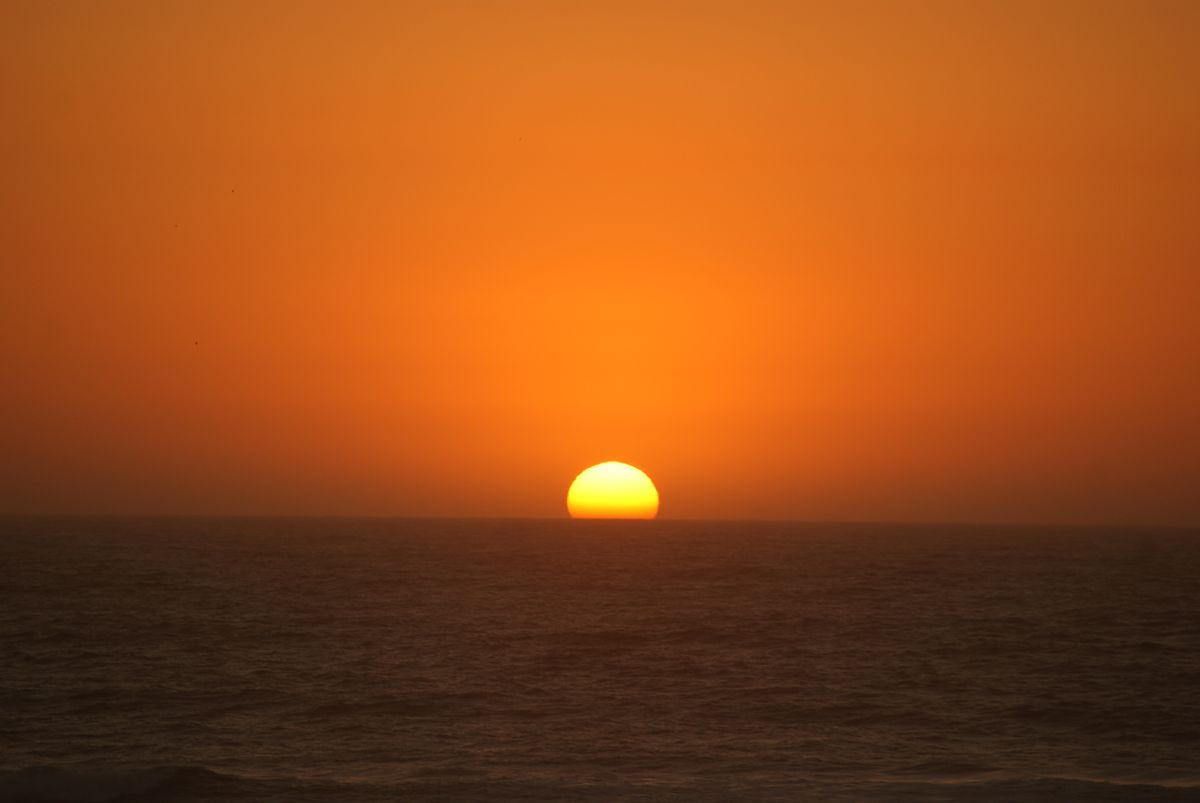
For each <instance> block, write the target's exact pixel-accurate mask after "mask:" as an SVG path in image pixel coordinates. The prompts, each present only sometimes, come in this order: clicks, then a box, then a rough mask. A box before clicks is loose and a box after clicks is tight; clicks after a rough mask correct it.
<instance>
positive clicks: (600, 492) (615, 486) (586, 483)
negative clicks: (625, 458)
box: [567, 461, 658, 519]
mask: <svg viewBox="0 0 1200 803" xmlns="http://www.w3.org/2000/svg"><path fill="white" fill-rule="evenodd" d="M567 512H569V513H570V514H571V518H574V519H652V518H654V517H655V516H657V515H658V490H657V489H656V488H655V487H654V483H653V482H651V481H650V478H649V477H648V476H646V472H644V471H642V470H641V469H637V468H634V467H633V466H631V465H629V464H627V463H618V462H616V461H609V462H607V463H600V464H599V465H595V466H592V467H591V468H586V469H584V470H583V471H581V472H580V473H579V476H578V477H576V478H575V481H574V482H572V483H571V488H570V489H569V490H568V491H567Z"/></svg>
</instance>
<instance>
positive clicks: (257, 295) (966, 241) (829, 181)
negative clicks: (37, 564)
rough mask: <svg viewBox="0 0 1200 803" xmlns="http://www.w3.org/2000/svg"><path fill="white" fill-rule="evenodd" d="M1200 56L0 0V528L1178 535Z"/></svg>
mask: <svg viewBox="0 0 1200 803" xmlns="http://www.w3.org/2000/svg"><path fill="white" fill-rule="evenodd" d="M1198 41H1200V3H1197V2H1191V1H1190V0H1183V1H1182V2H1178V3H1168V2H1133V0H1129V1H1128V2H1096V1H1095V0H1089V1H1088V2H1078V3H1075V2H1070V3H1068V2H1058V3H1055V2H1045V1H1044V0H1039V1H1038V2H1028V3H1025V2H1012V1H1011V0H1004V2H995V3H989V2H969V3H963V2H945V3H935V2H917V1H916V0H912V2H897V3H883V2H879V3H871V2H863V3H856V2H841V1H839V2H829V3H805V2H799V0H796V1H795V2H779V3H763V2H743V1H742V0H739V1H738V2H733V1H732V0H729V1H728V2H678V3H661V2H660V3H656V2H647V0H637V1H636V2H627V3H626V2H614V1H613V0H605V1H604V2H562V0H554V2H534V0H519V1H517V0H514V1H511V2H490V1H489V2H485V1H484V0H480V1H479V2H470V3H463V2H448V1H447V0H436V1H435V0H430V1H429V2H411V3H402V2H378V3H367V2H360V3H355V2H348V3H340V2H339V3H333V2H322V3H303V2H296V0H288V2H277V3H275V2H259V1H255V2H242V1H240V0H239V1H237V2H210V1H209V0H204V1H203V2H199V1H198V2H194V3H189V2H161V0H154V1H153V2H117V0H113V1H112V2H102V3H101V2H77V3H72V2H52V1H48V0H35V1H34V2H13V1H12V0H9V2H5V3H4V4H3V6H2V7H0V75H2V84H0V91H2V92H3V107H4V109H5V112H4V116H5V123H4V125H3V126H2V127H0V143H2V145H3V160H4V178H3V191H2V192H0V204H2V208H0V260H2V261H0V338H2V340H0V367H2V369H3V384H4V391H3V394H0V415H2V416H3V418H2V427H3V429H2V434H3V443H2V444H0V447H2V448H0V510H3V511H7V512H147V513H160V512H179V513H192V512H196V513H366V514H421V515H424V514H439V515H440V514H448V515H564V514H565V508H564V496H565V493H566V488H567V485H568V483H569V482H570V480H571V479H572V478H573V477H574V475H575V474H576V473H577V472H578V471H579V470H581V469H582V468H584V467H585V466H587V465H590V464H592V463H597V462H600V461H602V460H609V459H618V460H624V461H627V462H630V463H633V464H634V465H637V466H639V467H641V468H643V469H645V470H646V471H647V472H648V473H649V474H650V475H651V476H652V477H653V478H654V479H655V481H656V482H657V484H658V486H659V490H660V491H661V494H662V515H664V516H678V517H705V516H720V517H756V518H758V517H761V518H767V517H796V518H816V519H906V520H987V521H997V520H1017V521H1113V522H1119V521H1142V522H1175V523H1200V318H1198V312H1200V103H1198V102H1197V87H1200V47H1198V46H1197V42H1198Z"/></svg>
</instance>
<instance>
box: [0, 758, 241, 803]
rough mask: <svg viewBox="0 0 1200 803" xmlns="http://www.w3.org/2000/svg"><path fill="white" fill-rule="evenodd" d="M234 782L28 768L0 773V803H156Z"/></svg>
mask: <svg viewBox="0 0 1200 803" xmlns="http://www.w3.org/2000/svg"><path fill="white" fill-rule="evenodd" d="M237 780H238V779H237V778H235V777H233V776H230V775H222V774H220V773H217V772H213V771H212V770H208V769H205V768H204V767H151V768H145V769H132V770H104V769H75V768H65V767H30V768H27V769H21V770H9V771H2V772H0V803H107V801H114V800H137V799H141V798H145V799H151V798H153V799H159V800H161V799H162V798H163V797H164V796H165V795H168V794H170V793H171V792H172V791H181V790H183V789H184V788H187V789H196V788H199V787H214V788H215V787H218V786H221V785H223V784H226V783H228V782H236V781H237Z"/></svg>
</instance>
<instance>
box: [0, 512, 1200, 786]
mask: <svg viewBox="0 0 1200 803" xmlns="http://www.w3.org/2000/svg"><path fill="white" fill-rule="evenodd" d="M110 800H122V801H137V800H154V801H289V802H293V803H294V802H300V803H302V802H303V801H348V802H350V803H354V802H355V801H391V800H405V801H432V800H440V801H477V800H478V801H484V800H487V801H494V800H512V801H526V800H532V801H558V800H583V801H596V800H606V801H607V800H622V801H624V800H631V801H651V800H653V801H693V800H694V801H707V800H729V801H735V800H736V801H754V800H772V801H774V800H814V801H840V800H846V801H851V800H863V801H873V800H889V801H890V800H896V801H924V800H929V801H949V800H965V801H992V800H1030V801H1062V800H1089V801H1106V800H1114V801H1124V800H1164V801H1181V800H1200V532H1197V531H1194V530H1193V531H1188V530H1166V529H1103V528H1045V527H1003V526H948V525H946V526H918V525H851V524H796V523H774V522H770V523H769V522H760V523H747V522H685V521H667V520H659V521H636V522H618V521H570V520H461V521H458V520H401V519H355V518H345V519H335V518H331V519H277V518H245V519H221V518H162V519H152V518H137V519H134V518H128V519H117V518H108V519H105V518H95V519H87V518H73V519H66V518H40V519H39V518H23V519H16V518H9V519H3V520H0V801H9V802H10V803H11V802H12V801H110Z"/></svg>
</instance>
